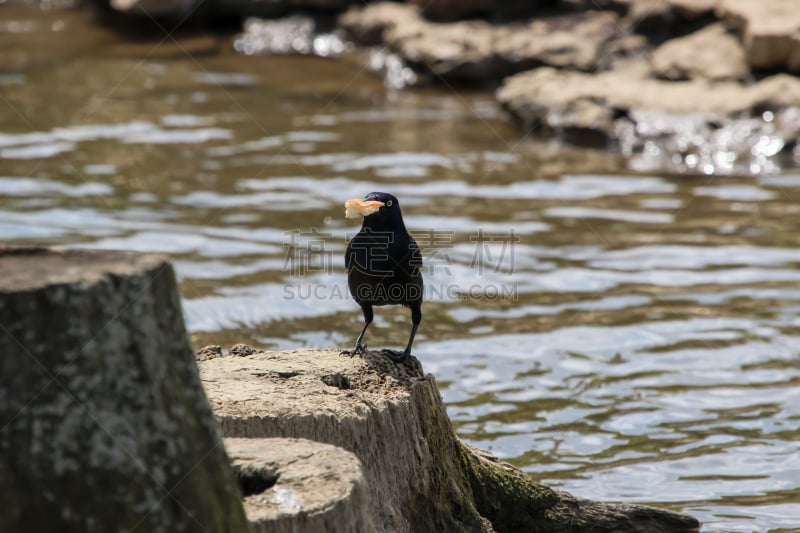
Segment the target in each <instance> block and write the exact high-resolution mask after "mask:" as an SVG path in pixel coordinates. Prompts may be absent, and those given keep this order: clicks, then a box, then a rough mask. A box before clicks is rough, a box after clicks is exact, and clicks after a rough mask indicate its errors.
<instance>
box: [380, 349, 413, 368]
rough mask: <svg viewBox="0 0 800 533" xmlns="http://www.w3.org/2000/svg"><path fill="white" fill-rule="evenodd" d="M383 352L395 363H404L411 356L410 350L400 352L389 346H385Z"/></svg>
mask: <svg viewBox="0 0 800 533" xmlns="http://www.w3.org/2000/svg"><path fill="white" fill-rule="evenodd" d="M381 354H382V355H385V356H386V357H388V358H389V359H391V360H392V361H394V362H395V363H399V364H403V363H405V362H406V361H408V358H409V357H410V356H411V353H410V352H399V351H397V350H390V349H388V348H384V349H383V350H381Z"/></svg>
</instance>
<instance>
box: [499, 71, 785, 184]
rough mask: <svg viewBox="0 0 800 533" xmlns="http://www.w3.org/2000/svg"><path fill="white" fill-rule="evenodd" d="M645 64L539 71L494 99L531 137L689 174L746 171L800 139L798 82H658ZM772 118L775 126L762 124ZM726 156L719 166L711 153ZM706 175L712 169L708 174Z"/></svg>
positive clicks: (779, 78)
mask: <svg viewBox="0 0 800 533" xmlns="http://www.w3.org/2000/svg"><path fill="white" fill-rule="evenodd" d="M648 73H649V71H648V69H647V68H646V67H645V66H644V65H640V64H639V65H637V64H632V65H629V66H628V67H627V68H619V69H616V70H611V71H606V72H601V73H597V74H594V75H590V74H584V73H580V72H570V71H563V70H561V71H559V70H555V69H551V68H540V69H536V70H534V71H529V72H524V73H521V74H517V75H515V76H512V77H510V78H507V79H506V80H505V82H504V85H503V87H502V88H501V89H500V90H499V91H498V92H497V99H498V100H499V101H500V103H501V104H502V105H503V106H504V107H505V108H506V109H507V110H508V111H509V112H510V113H511V114H512V115H514V116H515V117H516V118H517V119H518V120H519V121H520V123H521V124H522V125H523V127H524V128H526V129H528V130H545V131H549V132H554V133H556V134H557V135H560V136H563V137H565V138H567V139H568V140H571V141H574V142H579V143H583V144H586V143H590V144H602V143H604V142H605V143H612V144H615V145H618V146H619V147H620V148H621V150H622V152H623V153H626V154H628V155H632V154H636V153H641V152H642V151H644V150H645V149H646V150H648V152H649V153H651V154H653V155H658V156H660V157H661V158H662V159H668V160H670V161H673V160H674V159H675V157H677V158H678V160H681V161H686V166H687V169H686V170H692V169H695V168H701V169H703V172H709V171H717V172H723V173H724V172H727V173H730V172H732V171H733V170H734V168H737V167H735V166H736V165H738V168H739V169H745V170H744V171H748V170H747V169H749V168H750V166H751V165H750V164H751V163H755V164H757V165H763V164H764V163H765V161H766V160H767V159H769V158H775V157H778V156H780V155H781V153H783V152H784V151H788V150H791V148H792V147H793V146H794V143H795V139H797V138H798V136H800V121H797V120H792V117H796V116H797V111H798V110H799V108H798V103H799V102H800V79H798V78H795V77H793V76H790V75H786V74H781V75H776V76H771V77H769V78H766V79H764V80H762V81H760V82H758V83H756V84H753V85H750V86H745V85H741V84H740V83H737V82H733V81H721V82H710V81H708V80H689V81H676V82H669V81H662V80H656V79H652V78H649V77H648ZM764 111H769V114H770V116H773V117H775V120H774V121H771V122H765V121H763V120H761V113H762V112H764ZM720 153H724V154H726V156H725V158H724V160H722V159H720V158H718V157H716V155H715V154H720ZM709 169H711V170H709Z"/></svg>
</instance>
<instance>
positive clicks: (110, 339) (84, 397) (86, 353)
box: [0, 246, 247, 533]
mask: <svg viewBox="0 0 800 533" xmlns="http://www.w3.org/2000/svg"><path fill="white" fill-rule="evenodd" d="M0 272H2V273H3V274H2V276H0V354H2V357H0V494H2V495H3V502H4V508H3V512H2V513H0V531H3V532H17V531H25V532H28V531H30V532H40V531H42V532H44V531H48V532H49V531H61V532H86V533H89V532H108V531H134V530H136V531H149V532H164V533H167V532H169V533H172V532H193V531H204V530H205V531H214V532H220V533H224V532H229V533H239V532H241V531H246V530H247V520H246V517H245V513H244V510H243V509H242V502H241V498H240V494H239V491H238V489H237V486H236V481H235V477H234V476H233V474H232V472H231V469H230V466H229V464H228V460H227V457H226V456H225V450H224V448H223V446H222V441H221V439H220V436H219V432H218V428H217V425H216V421H215V419H214V416H213V415H212V413H211V409H210V408H209V406H208V402H207V401H206V398H205V395H204V394H203V388H202V386H201V384H200V380H199V378H198V373H197V367H196V363H195V359H194V355H193V353H192V349H191V347H190V346H189V341H188V338H187V336H186V330H185V327H184V323H183V317H182V315H181V306H180V298H179V296H178V290H177V284H176V282H175V276H174V274H173V271H172V268H171V267H170V265H169V263H167V261H166V259H165V258H164V257H163V256H159V255H152V254H139V253H123V252H109V251H81V250H63V249H44V248H16V247H3V246H0Z"/></svg>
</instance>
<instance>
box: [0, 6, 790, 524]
mask: <svg viewBox="0 0 800 533" xmlns="http://www.w3.org/2000/svg"><path fill="white" fill-rule="evenodd" d="M0 41H2V42H0V44H2V46H3V49H4V50H12V51H13V52H14V53H13V54H7V55H6V56H5V58H4V63H2V65H0V66H2V68H3V70H2V73H1V74H0V110H2V113H1V114H0V235H2V236H3V239H4V240H5V241H10V242H12V243H19V244H31V243H35V244H47V245H50V244H55V245H66V246H74V247H78V246H80V247H88V248H115V249H127V250H140V251H159V252H165V253H167V254H169V255H170V256H171V257H172V259H173V261H174V264H175V266H176V270H177V273H178V276H179V277H180V281H181V290H182V293H183V296H184V305H185V313H186V319H187V322H188V326H189V328H190V329H191V332H192V336H193V341H194V343H195V345H196V346H198V347H199V346H203V345H205V344H210V343H214V344H222V345H230V344H232V343H236V342H247V343H251V344H254V345H257V346H262V347H267V348H273V349H283V348H293V347H297V346H323V347H345V346H348V345H350V344H351V343H352V341H353V339H354V337H355V334H356V333H357V332H358V330H359V328H360V325H361V314H360V312H359V310H358V307H357V306H356V305H355V304H354V303H353V302H352V300H351V299H350V298H349V296H348V295H347V291H346V289H345V278H344V273H343V264H342V263H343V259H342V254H343V251H344V247H345V239H346V237H347V235H348V234H351V233H352V232H354V231H355V230H357V226H356V225H354V224H353V221H349V220H345V219H344V217H343V208H342V202H343V201H344V200H345V199H347V198H351V197H354V196H362V195H363V194H365V193H366V192H369V191H372V190H384V191H389V192H393V193H394V194H396V195H397V196H398V197H399V198H400V200H401V204H402V205H403V209H404V213H405V215H406V223H407V225H408V226H409V227H410V228H411V229H413V230H414V231H415V232H416V233H415V234H416V236H417V240H418V241H419V243H420V245H421V246H422V248H423V253H424V258H425V263H426V266H425V271H424V274H425V279H426V297H427V302H426V304H425V306H424V308H423V312H424V317H423V323H422V327H421V329H420V334H419V336H418V341H417V344H416V345H415V353H416V355H417V356H418V357H419V358H420V359H421V360H422V361H423V363H424V364H425V367H426V369H427V370H428V371H430V372H433V373H434V374H435V375H436V376H437V378H438V379H439V380H440V383H441V385H442V389H443V394H444V398H445V401H446V402H447V404H448V406H449V412H450V414H451V416H452V417H453V419H454V421H455V423H456V426H457V429H458V431H459V433H460V434H461V435H462V436H463V437H464V438H465V439H467V440H468V441H470V442H472V443H474V444H476V445H478V446H480V447H483V448H487V449H489V450H492V451H493V452H494V453H496V454H498V455H499V456H501V457H503V458H505V459H507V460H509V461H511V462H512V463H514V464H516V465H518V466H520V467H522V468H524V469H525V470H527V471H529V472H531V474H532V475H534V476H536V477H537V478H538V479H541V480H542V481H543V482H546V483H548V484H551V485H554V486H559V487H562V488H564V489H566V490H569V491H571V492H573V493H575V494H577V495H580V496H583V497H587V498H592V499H598V500H614V501H627V502H642V503H649V504H655V505H660V506H666V507H669V508H673V509H676V510H682V511H686V512H689V513H691V514H693V515H695V516H697V517H698V518H699V519H701V520H702V521H703V522H704V526H703V527H704V531H707V532H712V531H713V532H723V531H724V532H733V531H736V532H739V531H747V532H749V531H789V530H797V528H800V431H798V427H800V359H798V346H800V285H799V284H798V282H800V269H798V265H800V247H798V241H799V240H800V203H798V199H800V174H792V173H787V174H784V175H768V176H760V177H747V178H736V177H724V178H723V177H713V176H702V177H691V176H668V175H658V174H653V175H634V174H631V173H630V172H628V170H627V169H628V168H629V164H628V162H626V161H625V160H623V159H621V158H619V157H617V156H615V155H613V154H612V153H611V152H603V151H591V150H580V149H575V148H569V147H564V146H562V145H560V144H558V143H557V142H555V141H547V140H533V139H529V138H526V137H524V136H523V135H521V134H520V133H519V132H518V131H517V130H516V129H515V128H514V127H513V125H511V124H510V123H509V121H508V120H507V119H506V117H504V116H503V115H502V113H501V112H500V111H499V110H498V109H497V108H496V106H495V104H494V102H493V99H492V98H491V95H488V94H484V93H469V92H462V93H455V92H452V91H450V90H449V89H448V88H446V87H441V88H437V89H426V90H419V89H417V90H405V91H400V92H397V91H391V90H387V89H385V88H384V86H383V84H382V82H381V81H380V80H379V79H377V78H373V77H371V76H369V75H368V74H366V73H364V72H362V71H361V70H360V67H359V66H358V65H356V64H352V63H350V62H348V61H347V60H344V61H340V62H334V61H326V60H323V59H316V58H309V57H258V56H256V57H246V56H240V55H236V54H235V52H233V50H232V46H231V42H232V40H231V38H229V37H211V36H201V37H193V38H191V39H187V40H182V41H180V42H178V43H176V42H173V41H172V40H171V39H164V40H162V41H161V42H160V43H159V40H155V41H145V42H140V43H138V44H131V43H129V42H126V41H124V40H122V39H120V38H118V37H115V36H114V35H112V34H111V33H108V32H106V31H103V30H100V29H98V28H96V27H94V26H93V25H92V24H91V21H90V20H89V19H88V17H86V16H85V15H82V14H79V13H72V12H48V13H44V14H41V13H37V12H34V11H28V10H24V9H20V8H11V7H0ZM64 43H68V44H64ZM408 328H409V316H408V312H407V311H406V310H399V309H391V308H389V309H387V308H382V309H379V310H378V311H377V317H376V323H375V324H374V325H373V327H372V328H371V330H370V331H369V333H368V339H367V340H368V342H369V343H370V344H371V345H373V346H379V345H392V346H400V345H402V344H404V343H405V340H406V337H407V334H408Z"/></svg>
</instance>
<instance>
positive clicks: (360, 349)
mask: <svg viewBox="0 0 800 533" xmlns="http://www.w3.org/2000/svg"><path fill="white" fill-rule="evenodd" d="M361 309H362V311H363V312H364V327H363V328H361V333H359V334H358V338H357V339H356V343H355V345H354V346H353V349H352V350H342V351H341V352H339V355H347V356H349V357H353V356H354V355H361V354H363V353H364V352H365V351H366V349H367V345H366V344H361V339H363V338H364V333H366V331H367V328H368V327H369V325H370V324H372V306H369V307H366V306H363V307H362V308H361Z"/></svg>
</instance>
